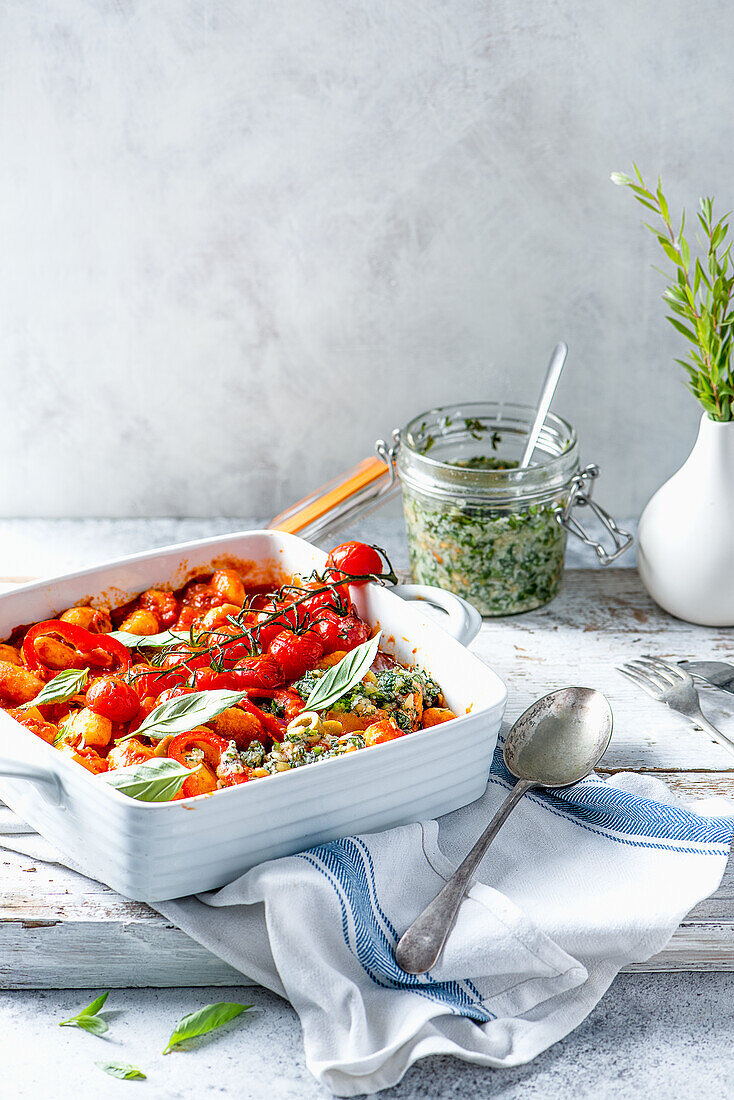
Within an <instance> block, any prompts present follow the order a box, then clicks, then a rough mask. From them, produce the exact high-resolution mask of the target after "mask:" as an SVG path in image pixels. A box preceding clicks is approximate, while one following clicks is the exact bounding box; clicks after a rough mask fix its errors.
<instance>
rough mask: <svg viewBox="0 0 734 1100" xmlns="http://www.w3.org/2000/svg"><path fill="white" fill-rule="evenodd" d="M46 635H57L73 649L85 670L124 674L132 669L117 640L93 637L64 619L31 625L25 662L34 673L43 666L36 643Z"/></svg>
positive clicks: (27, 636) (122, 646)
mask: <svg viewBox="0 0 734 1100" xmlns="http://www.w3.org/2000/svg"><path fill="white" fill-rule="evenodd" d="M44 634H56V635H58V637H59V638H61V639H62V640H63V641H65V642H68V644H69V645H71V646H73V648H74V649H75V650H76V651H77V653H78V654H79V657H80V663H81V664H82V667H83V666H84V665H87V666H93V667H95V668H99V667H102V668H104V669H109V670H110V671H113V672H125V671H126V670H127V669H128V668H129V667H130V653H129V652H128V650H127V649H126V648H125V646H124V645H123V644H122V642H118V641H117V639H116V638H111V637H110V636H109V635H108V634H92V633H91V631H89V630H85V629H84V627H83V626H77V625H76V624H75V623H65V622H63V620H61V619H47V620H46V621H45V622H42V623H36V625H35V626H32V627H31V628H30V630H29V631H27V633H26V636H25V638H24V639H23V660H24V661H25V663H26V665H27V666H28V668H31V669H33V670H34V671H37V670H38V669H40V668H42V667H43V666H42V664H41V662H40V661H39V659H38V654H37V653H36V641H37V640H38V638H40V637H41V636H42V635H44Z"/></svg>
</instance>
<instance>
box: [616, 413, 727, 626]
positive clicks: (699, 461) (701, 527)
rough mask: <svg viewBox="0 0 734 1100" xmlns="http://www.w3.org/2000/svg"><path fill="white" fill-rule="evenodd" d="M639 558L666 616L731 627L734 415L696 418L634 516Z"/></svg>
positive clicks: (648, 585) (646, 581)
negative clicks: (688, 440)
mask: <svg viewBox="0 0 734 1100" xmlns="http://www.w3.org/2000/svg"><path fill="white" fill-rule="evenodd" d="M637 562H638V568H639V571H640V576H641V578H642V582H643V584H644V585H645V587H646V588H647V590H648V592H649V593H650V595H651V596H652V598H653V599H654V600H655V602H656V603H659V604H660V606H661V607H662V608H664V609H665V611H669V612H670V614H671V615H675V616H676V618H678V619H685V620H686V621H687V622H691V623H700V624H701V625H703V626H734V422H730V423H726V424H723V423H720V422H718V421H715V420H710V419H709V417H708V416H707V415H706V414H705V413H704V415H703V416H702V417H701V424H700V426H699V429H698V437H697V439H696V443H695V445H694V447H693V450H692V451H691V453H690V455H689V456H688V458H687V459H686V461H685V462H684V464H683V465H682V466H681V468H680V470H678V472H677V473H675V474H673V476H672V477H671V479H670V480H669V481H666V482H665V484H664V485H663V486H662V487H661V488H660V489H658V491H657V493H655V496H654V497H653V498H652V500H650V502H649V503H648V505H647V507H646V508H645V510H644V512H643V513H642V516H641V517H640V527H639V533H638V540H637Z"/></svg>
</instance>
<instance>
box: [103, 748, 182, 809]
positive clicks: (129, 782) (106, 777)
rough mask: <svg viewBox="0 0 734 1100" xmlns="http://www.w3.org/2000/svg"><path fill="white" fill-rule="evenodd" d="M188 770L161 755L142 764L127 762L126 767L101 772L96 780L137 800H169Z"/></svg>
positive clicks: (178, 789) (175, 761) (176, 791)
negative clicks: (129, 763)
mask: <svg viewBox="0 0 734 1100" xmlns="http://www.w3.org/2000/svg"><path fill="white" fill-rule="evenodd" d="M191 771H192V770H191V768H186V767H184V765H183V764H179V762H178V760H169V758H168V757H167V756H162V757H160V759H157V760H147V761H146V762H145V763H144V764H131V765H130V767H128V768H116V769H115V770H114V771H111V772H102V773H101V774H100V779H101V780H102V781H103V782H105V783H109V785H110V786H111V787H116V788H117V790H118V791H121V792H122V794H126V795H128V796H129V797H130V798H137V799H138V801H140V802H170V801H171V799H172V798H174V797H175V796H176V795H177V794H178V792H179V791H180V790H181V788H182V787H183V784H184V780H185V779H186V777H187V776H188V775H191Z"/></svg>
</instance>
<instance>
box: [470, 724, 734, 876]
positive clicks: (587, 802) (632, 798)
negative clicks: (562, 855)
mask: <svg viewBox="0 0 734 1100" xmlns="http://www.w3.org/2000/svg"><path fill="white" fill-rule="evenodd" d="M503 745H504V742H503V740H502V739H500V740H499V741H498V742H497V748H496V749H495V753H494V760H493V761H492V771H491V774H490V781H491V782H500V783H503V784H506V785H509V786H514V784H515V778H514V777H513V776H512V775H511V774H510V772H509V771H508V770H507V768H506V767H505V762H504V760H503V759H502V749H503ZM526 797H530V798H533V799H535V801H537V802H538V803H539V804H540V805H542V806H544V808H545V809H546V810H548V811H549V812H550V813H553V814H556V815H558V816H560V817H565V818H567V819H568V820H571V821H574V822H575V823H576V824H577V825H579V826H581V827H582V828H585V829H587V830H590V831H591V832H595V833H599V834H600V835H603V836H606V837H608V839H609V840H613V841H616V842H617V843H622V844H631V845H633V846H634V847H642V848H661V849H667V850H668V851H675V852H695V853H700V854H701V855H716V856H720V855H726V854H728V851H729V845H730V844H731V840H732V836H734V817H701V816H700V815H699V814H695V813H691V811H690V810H685V809H682V808H681V807H680V806H666V805H665V804H664V803H662V802H653V801H651V800H650V799H648V798H640V797H638V796H637V795H633V794H630V793H629V791H623V790H620V789H619V788H618V787H612V786H610V785H609V784H608V783H605V782H604V780H602V779H600V778H599V777H598V776H590V777H589V778H588V779H584V780H582V782H581V783H575V784H574V785H573V787H567V788H566V789H565V790H559V791H553V792H552V793H551V792H550V791H533V792H532V793H531V794H530V795H529V796H526ZM673 842H675V846H674V843H673Z"/></svg>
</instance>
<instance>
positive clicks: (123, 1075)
mask: <svg viewBox="0 0 734 1100" xmlns="http://www.w3.org/2000/svg"><path fill="white" fill-rule="evenodd" d="M94 1064H95V1066H99V1068H100V1069H101V1070H104V1072H105V1073H109V1075H110V1077H119V1078H120V1080H121V1081H145V1080H147V1074H145V1073H143V1071H142V1070H141V1069H138V1067H137V1066H131V1065H130V1063H129V1062H95V1063H94Z"/></svg>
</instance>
